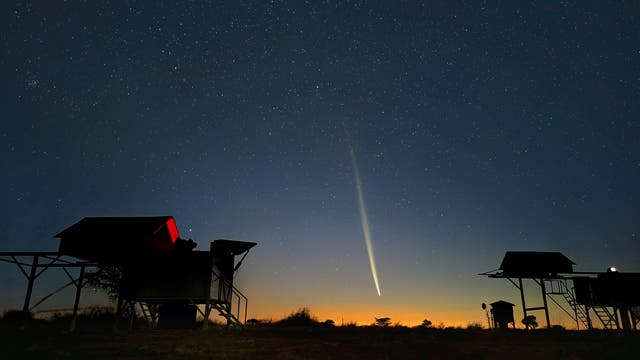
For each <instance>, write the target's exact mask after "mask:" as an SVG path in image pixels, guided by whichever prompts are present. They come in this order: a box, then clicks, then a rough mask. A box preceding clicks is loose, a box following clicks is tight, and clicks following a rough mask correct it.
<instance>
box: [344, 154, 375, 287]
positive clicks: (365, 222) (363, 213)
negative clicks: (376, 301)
mask: <svg viewBox="0 0 640 360" xmlns="http://www.w3.org/2000/svg"><path fill="white" fill-rule="evenodd" d="M349 155H351V166H352V168H353V178H354V180H355V183H356V192H357V194H358V210H359V211H360V222H361V223H362V232H363V233H364V242H365V244H366V245H367V255H368V256H369V266H370V267H371V276H372V277H373V282H374V283H375V284H376V290H377V291H378V296H380V283H379V282H378V270H377V269H376V258H375V256H374V254H373V243H372V241H371V229H370V228H369V219H368V217H367V207H366V206H365V203H364V195H362V181H361V180H360V171H359V170H358V161H357V159H356V154H355V152H354V151H353V147H352V146H351V144H349Z"/></svg>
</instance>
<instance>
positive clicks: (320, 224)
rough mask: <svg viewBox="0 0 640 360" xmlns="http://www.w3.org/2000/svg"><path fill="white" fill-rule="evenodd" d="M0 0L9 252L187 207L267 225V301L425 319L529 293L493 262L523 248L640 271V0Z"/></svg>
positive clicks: (255, 266) (227, 232)
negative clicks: (367, 230)
mask: <svg viewBox="0 0 640 360" xmlns="http://www.w3.org/2000/svg"><path fill="white" fill-rule="evenodd" d="M0 9H1V11H0V14H1V15H0V24H2V25H0V29H1V31H0V41H1V46H2V55H1V57H0V78H1V79H2V81H0V106H1V109H2V115H1V116H2V122H1V125H0V136H1V139H2V143H3V144H4V145H3V147H2V152H0V159H1V161H2V163H3V164H5V169H6V171H5V174H4V175H3V176H2V177H1V178H0V188H1V189H2V199H3V202H4V206H3V207H2V210H0V215H2V218H3V219H4V221H5V226H6V229H7V230H8V231H7V232H6V233H5V236H3V237H2V240H0V248H1V249H2V250H5V251H6V250H52V249H55V248H56V247H57V242H56V241H55V240H54V239H51V236H52V235H53V234H55V233H56V232H58V231H59V230H61V229H63V228H65V227H67V226H68V225H70V224H72V223H73V222H75V221H77V220H78V219H80V218H81V217H83V216H101V215H103V216H134V215H158V214H162V215H164V214H168V215H174V216H175V218H176V221H177V224H178V227H179V229H180V231H181V234H182V236H183V237H193V239H194V240H196V241H197V242H198V243H199V244H200V248H203V249H206V248H208V245H207V244H208V242H209V241H211V240H213V239H216V238H236V239H242V240H247V241H255V242H258V243H259V246H258V247H257V248H256V249H255V251H254V252H253V253H252V254H251V255H250V257H249V258H248V259H247V262H246V263H245V266H246V268H245V269H244V270H245V272H244V273H243V275H242V276H244V278H243V279H242V280H243V282H244V284H243V286H244V290H245V291H246V292H247V293H248V294H249V295H250V298H251V296H253V298H254V299H255V300H253V301H252V308H251V309H250V311H254V313H253V314H254V315H255V316H257V317H260V316H263V317H278V316H280V315H282V314H284V313H286V312H288V311H291V310H293V309H295V308H296V307H298V306H310V307H311V308H312V310H314V309H317V311H318V312H319V313H320V315H321V316H325V315H326V316H332V317H337V316H340V314H342V316H343V317H344V318H348V317H349V316H350V315H349V314H356V315H353V319H354V320H357V321H368V320H366V319H367V316H369V315H367V314H369V313H370V314H371V315H370V316H369V318H373V316H374V315H388V316H391V317H392V318H394V319H398V320H400V319H402V320H403V321H404V322H407V323H409V322H420V321H421V320H422V318H414V317H415V316H420V315H415V316H414V315H411V314H420V313H424V314H436V315H432V316H433V317H434V318H437V317H438V316H440V318H441V319H443V321H444V320H446V321H464V319H469V320H474V319H472V318H470V316H475V315H477V316H478V317H479V318H482V316H483V315H484V314H483V313H481V312H478V311H476V310H475V308H476V307H477V304H479V303H480V302H482V301H487V300H489V301H491V300H495V299H497V298H505V299H506V300H511V301H512V302H517V300H518V299H517V294H516V293H515V290H512V289H509V288H507V287H505V288H504V289H503V288H497V287H496V285H494V284H493V282H494V281H495V280H494V281H491V280H487V279H482V278H478V277H477V276H475V274H476V273H478V272H482V271H486V270H491V269H494V268H496V267H498V265H499V262H500V260H501V258H502V255H503V253H504V251H506V250H552V251H562V252H564V253H565V254H566V255H567V256H568V257H569V258H571V259H572V260H573V261H575V262H576V263H577V264H578V266H577V269H578V270H583V271H586V270H594V271H600V270H603V269H604V268H606V267H607V266H608V265H612V264H615V265H617V266H618V267H620V269H621V270H622V271H625V270H629V271H640V258H639V256H638V254H640V221H639V220H640V189H639V188H638V184H640V141H639V140H640V120H639V119H640V101H639V99H640V21H639V20H638V16H637V14H639V13H640V6H639V5H638V3H637V2H631V1H630V2H625V1H619V2H610V3H607V2H601V1H594V2H590V1H577V2H546V1H541V2H533V1H532V2H517V1H503V2H485V1H468V2H451V1H443V2H430V3H429V4H424V5H417V4H415V3H414V2H367V1H351V2H336V1H324V2H313V1H311V2H304V3H303V2H298V1H295V2H293V1H292V2H278V1H275V2H265V1H255V2H254V1H230V2H226V3H224V2H216V3H215V4H210V3H208V2H198V1H189V2H184V3H183V4H181V5H176V4H173V2H164V1H154V2H147V1H115V2H111V1H98V2H80V1H68V2H62V1H35V2H26V1H25V2H19V3H12V2H3V4H2V5H0ZM347 134H348V135H347ZM349 143H350V144H351V145H352V146H353V148H354V150H355V154H356V157H357V159H358V162H359V167H360V175H361V177H362V183H363V195H364V198H365V200H366V204H367V210H368V212H369V220H370V223H371V232H372V237H373V244H374V249H375V253H376V259H377V262H378V271H379V274H380V281H381V290H382V297H380V298H378V297H377V294H376V293H375V288H374V286H373V283H372V280H371V275H370V273H369V265H368V260H367V255H366V249H365V247H364V240H363V236H362V228H361V224H360V217H359V214H358V205H357V197H356V192H355V186H354V178H353V173H352V169H351V163H350V159H349V153H348V146H349ZM0 275H1V279H2V280H3V281H4V282H6V283H8V284H10V285H9V286H10V288H11V289H15V291H16V292H18V293H19V294H18V295H16V298H19V297H20V296H21V295H20V292H21V291H22V289H23V286H24V284H23V282H22V279H21V278H20V277H19V276H20V274H19V273H18V272H17V270H16V269H13V268H11V267H10V266H8V265H3V266H2V267H0ZM372 295H373V297H372ZM0 301H4V304H2V306H3V307H14V306H15V304H14V303H12V302H11V301H8V300H0ZM18 303H19V302H18ZM354 309H358V311H360V312H354ZM471 309H473V310H471ZM367 311H368V312H367ZM393 311H396V312H397V315H394V314H396V313H393ZM476 313H477V314H476ZM470 314H474V315H470Z"/></svg>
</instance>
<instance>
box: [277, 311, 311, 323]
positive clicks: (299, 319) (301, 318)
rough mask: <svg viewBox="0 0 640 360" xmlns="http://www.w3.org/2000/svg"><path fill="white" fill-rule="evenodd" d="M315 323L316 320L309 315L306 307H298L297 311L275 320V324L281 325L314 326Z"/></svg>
mask: <svg viewBox="0 0 640 360" xmlns="http://www.w3.org/2000/svg"><path fill="white" fill-rule="evenodd" d="M317 324H318V320H317V319H316V318H315V317H314V316H312V315H311V310H309V308H306V307H304V308H300V309H298V311H296V312H293V313H291V315H289V316H287V317H286V318H284V319H282V320H279V321H278V322H276V325H281V326H314V325H317Z"/></svg>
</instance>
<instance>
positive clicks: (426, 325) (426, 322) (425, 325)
mask: <svg viewBox="0 0 640 360" xmlns="http://www.w3.org/2000/svg"><path fill="white" fill-rule="evenodd" d="M432 326H433V323H432V322H431V320H428V319H424V320H422V324H420V327H422V328H430V327H432Z"/></svg>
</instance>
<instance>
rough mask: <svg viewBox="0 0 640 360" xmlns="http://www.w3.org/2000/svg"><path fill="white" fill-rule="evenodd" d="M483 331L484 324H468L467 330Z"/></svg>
mask: <svg viewBox="0 0 640 360" xmlns="http://www.w3.org/2000/svg"><path fill="white" fill-rule="evenodd" d="M482 329H484V326H482V324H481V323H479V322H471V323H469V324H467V330H482Z"/></svg>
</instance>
